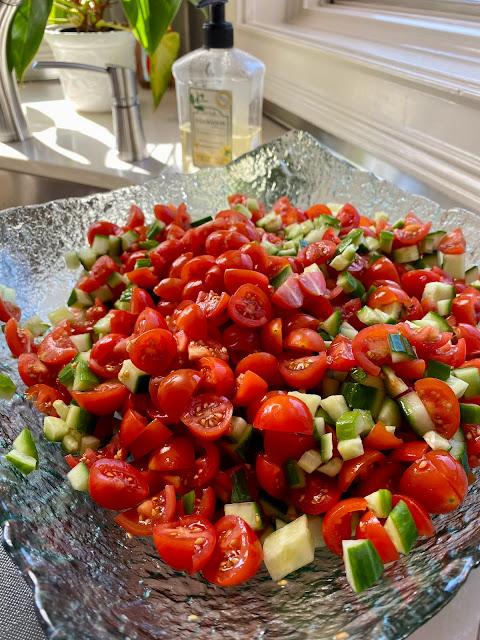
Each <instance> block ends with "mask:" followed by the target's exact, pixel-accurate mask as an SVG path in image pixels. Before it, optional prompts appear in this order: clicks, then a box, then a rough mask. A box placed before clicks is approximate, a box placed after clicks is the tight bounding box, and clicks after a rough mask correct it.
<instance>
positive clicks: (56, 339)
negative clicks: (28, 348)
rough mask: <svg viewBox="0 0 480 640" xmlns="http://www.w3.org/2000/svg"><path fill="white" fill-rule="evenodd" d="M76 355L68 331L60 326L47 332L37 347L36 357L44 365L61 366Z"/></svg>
mask: <svg viewBox="0 0 480 640" xmlns="http://www.w3.org/2000/svg"><path fill="white" fill-rule="evenodd" d="M76 355H77V350H76V348H75V347H74V345H73V342H72V341H71V340H70V336H69V335H68V332H67V331H66V330H65V329H64V328H63V327H61V326H58V327H56V328H55V329H54V330H53V331H52V332H51V333H49V334H47V335H46V336H45V338H44V339H43V340H42V342H41V343H40V345H39V347H38V357H39V358H40V360H41V361H42V362H44V363H45V364H46V365H51V366H52V367H57V368H60V367H63V365H65V364H67V363H68V362H70V360H72V358H74V357H75V356H76Z"/></svg>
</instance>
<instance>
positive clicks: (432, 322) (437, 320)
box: [413, 311, 452, 331]
mask: <svg viewBox="0 0 480 640" xmlns="http://www.w3.org/2000/svg"><path fill="white" fill-rule="evenodd" d="M413 322H414V324H416V325H417V327H435V328H436V329H438V330H439V331H451V330H452V328H451V326H450V325H449V324H448V322H447V321H446V320H445V319H444V318H442V316H441V315H440V314H439V313H435V311H429V312H428V313H427V314H426V315H424V316H423V318H422V319H421V320H414V321H413Z"/></svg>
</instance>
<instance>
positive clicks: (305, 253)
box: [297, 239, 337, 267]
mask: <svg viewBox="0 0 480 640" xmlns="http://www.w3.org/2000/svg"><path fill="white" fill-rule="evenodd" d="M336 250H337V245H336V243H335V242H333V241H332V240H325V239H323V240H320V241H319V242H313V243H312V244H309V245H308V246H307V247H304V248H303V249H301V250H300V251H299V253H298V256H297V259H298V260H299V261H300V263H301V264H303V266H304V267H308V266H309V265H311V264H318V265H321V264H325V263H326V262H328V261H329V260H330V258H333V255H334V254H335V251H336Z"/></svg>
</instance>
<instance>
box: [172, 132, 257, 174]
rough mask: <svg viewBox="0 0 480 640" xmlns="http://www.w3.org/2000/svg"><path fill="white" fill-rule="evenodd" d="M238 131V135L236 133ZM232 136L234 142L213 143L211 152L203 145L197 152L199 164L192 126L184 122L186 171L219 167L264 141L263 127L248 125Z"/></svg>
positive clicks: (183, 152)
mask: <svg viewBox="0 0 480 640" xmlns="http://www.w3.org/2000/svg"><path fill="white" fill-rule="evenodd" d="M235 133H237V134H238V135H235ZM235 133H234V135H233V136H232V144H231V146H230V145H226V146H223V147H222V146H220V147H219V146H218V145H217V144H215V143H214V144H212V149H211V152H209V151H208V149H207V148H206V147H205V144H204V145H202V150H201V153H200V152H198V151H197V152H196V155H195V158H196V160H197V164H195V162H194V153H193V145H194V140H193V136H192V128H191V125H190V123H189V122H187V123H185V124H183V125H182V126H181V127H180V140H181V143H182V163H183V170H184V172H185V173H192V172H193V171H196V170H197V169H199V168H204V167H219V166H224V165H227V164H228V163H229V162H231V161H232V160H235V158H238V157H239V156H241V155H243V154H244V153H247V152H248V151H251V150H252V149H255V147H257V146H258V145H259V144H261V143H262V128H261V127H247V128H246V129H245V130H244V131H236V132H235Z"/></svg>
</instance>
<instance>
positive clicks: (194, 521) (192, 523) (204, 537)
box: [153, 515, 217, 574]
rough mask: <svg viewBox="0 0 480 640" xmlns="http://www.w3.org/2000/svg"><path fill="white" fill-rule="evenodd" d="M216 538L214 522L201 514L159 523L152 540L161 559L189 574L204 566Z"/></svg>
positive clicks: (211, 552) (213, 547)
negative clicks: (211, 522)
mask: <svg viewBox="0 0 480 640" xmlns="http://www.w3.org/2000/svg"><path fill="white" fill-rule="evenodd" d="M216 541H217V534H216V531H215V529H214V528H213V525H211V524H210V522H209V521H208V520H207V519H206V518H204V517H202V516H198V515H192V516H182V517H181V518H179V519H178V520H177V521H176V522H172V523H167V524H157V525H155V526H154V528H153V542H154V543H155V547H156V548H157V551H158V553H159V555H160V557H161V558H162V560H163V561H164V562H166V563H167V564H168V565H170V566H171V567H173V568H174V569H177V570H178V571H187V572H188V573H190V574H193V573H196V572H197V571H200V570H201V569H203V567H205V565H206V564H207V563H208V561H209V560H210V558H211V557H212V554H213V551H214V549H215V543H216Z"/></svg>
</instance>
